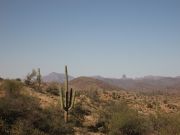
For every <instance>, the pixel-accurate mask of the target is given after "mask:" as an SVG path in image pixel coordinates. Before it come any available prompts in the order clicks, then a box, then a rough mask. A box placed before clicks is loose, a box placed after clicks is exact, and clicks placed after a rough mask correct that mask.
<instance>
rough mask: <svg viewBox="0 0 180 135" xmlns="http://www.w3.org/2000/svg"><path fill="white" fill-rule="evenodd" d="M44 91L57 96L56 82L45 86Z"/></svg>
mask: <svg viewBox="0 0 180 135" xmlns="http://www.w3.org/2000/svg"><path fill="white" fill-rule="evenodd" d="M46 91H47V92H48V93H51V94H53V95H56V96H59V88H58V85H57V84H54V83H52V84H50V85H49V86H48V87H47V89H46Z"/></svg>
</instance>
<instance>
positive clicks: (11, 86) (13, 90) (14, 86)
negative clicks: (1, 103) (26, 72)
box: [1, 80, 23, 96]
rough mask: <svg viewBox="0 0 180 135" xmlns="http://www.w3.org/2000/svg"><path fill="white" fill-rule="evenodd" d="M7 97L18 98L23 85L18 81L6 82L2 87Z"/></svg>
mask: <svg viewBox="0 0 180 135" xmlns="http://www.w3.org/2000/svg"><path fill="white" fill-rule="evenodd" d="M1 87H2V88H1V89H3V90H5V92H6V95H7V96H17V95H19V94H20V92H21V90H22V88H23V84H22V83H21V82H19V81H16V80H5V81H4V82H3V84H2V86H1Z"/></svg>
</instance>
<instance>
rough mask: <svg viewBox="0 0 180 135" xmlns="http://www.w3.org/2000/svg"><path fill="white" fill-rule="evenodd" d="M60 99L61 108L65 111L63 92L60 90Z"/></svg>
mask: <svg viewBox="0 0 180 135" xmlns="http://www.w3.org/2000/svg"><path fill="white" fill-rule="evenodd" d="M60 98H61V108H62V109H65V106H64V98H63V90H62V89H60Z"/></svg>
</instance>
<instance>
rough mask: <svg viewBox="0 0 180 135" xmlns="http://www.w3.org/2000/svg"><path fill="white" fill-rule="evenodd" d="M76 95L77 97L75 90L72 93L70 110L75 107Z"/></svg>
mask: <svg viewBox="0 0 180 135" xmlns="http://www.w3.org/2000/svg"><path fill="white" fill-rule="evenodd" d="M75 95H76V91H75V90H73V92H72V97H71V103H70V106H69V110H71V109H72V108H73V107H74V103H75Z"/></svg>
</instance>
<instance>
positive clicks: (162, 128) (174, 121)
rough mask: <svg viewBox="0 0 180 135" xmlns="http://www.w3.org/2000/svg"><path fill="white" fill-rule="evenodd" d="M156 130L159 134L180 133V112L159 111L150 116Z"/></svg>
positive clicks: (173, 134) (172, 134)
mask: <svg viewBox="0 0 180 135" xmlns="http://www.w3.org/2000/svg"><path fill="white" fill-rule="evenodd" d="M150 118H151V121H152V125H153V129H154V131H156V132H158V134H159V135H179V133H180V113H177V114H165V113H158V114H157V115H156V116H155V115H153V116H150Z"/></svg>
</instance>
